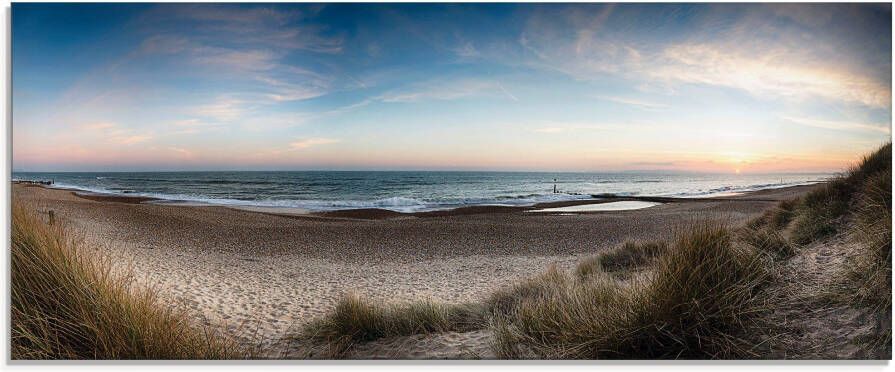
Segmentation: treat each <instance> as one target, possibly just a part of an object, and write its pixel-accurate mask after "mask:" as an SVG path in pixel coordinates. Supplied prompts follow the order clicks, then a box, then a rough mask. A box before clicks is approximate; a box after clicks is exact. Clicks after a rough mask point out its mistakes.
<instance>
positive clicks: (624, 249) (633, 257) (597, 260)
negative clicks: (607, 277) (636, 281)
mask: <svg viewBox="0 0 895 372" xmlns="http://www.w3.org/2000/svg"><path fill="white" fill-rule="evenodd" d="M666 250H668V247H667V245H666V244H665V242H626V243H625V244H623V245H622V246H621V247H618V248H615V249H613V250H610V251H608V252H604V253H601V254H599V255H597V256H596V257H593V258H591V259H587V260H585V261H583V262H581V263H580V264H579V265H578V269H577V273H578V276H579V277H587V276H589V275H591V274H592V273H594V272H599V271H605V272H617V271H628V270H633V269H637V268H640V267H643V266H645V265H648V264H649V263H651V262H653V260H655V258H656V257H658V256H659V255H661V254H662V253H664V252H665V251H666Z"/></svg>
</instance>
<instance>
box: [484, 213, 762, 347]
mask: <svg viewBox="0 0 895 372" xmlns="http://www.w3.org/2000/svg"><path fill="white" fill-rule="evenodd" d="M764 267H765V263H764V262H763V260H762V259H761V257H760V256H759V255H757V254H755V253H754V252H753V251H751V250H749V249H745V248H743V247H739V246H736V245H733V244H731V236H730V233H729V232H728V230H727V229H726V228H725V227H724V226H721V225H717V224H700V225H698V226H696V227H693V228H692V229H691V230H690V231H688V232H687V233H685V234H682V235H681V236H680V237H679V238H678V239H677V240H676V242H675V244H674V246H673V247H672V248H670V249H668V250H667V252H665V253H663V254H662V255H661V256H660V257H659V258H658V261H657V262H656V268H655V273H654V274H653V275H652V276H650V277H648V278H647V279H645V280H642V281H637V282H634V283H630V284H628V285H621V284H620V283H619V282H617V281H613V280H609V279H606V278H603V279H599V278H598V279H597V280H587V281H581V280H578V281H576V280H572V279H571V278H562V277H557V275H559V274H554V275H552V276H546V277H545V278H550V280H549V285H546V284H545V285H542V286H541V291H540V292H539V295H537V296H528V297H522V298H520V299H519V300H518V301H516V303H515V306H514V307H513V308H512V309H508V311H505V312H502V313H498V314H497V315H496V316H495V317H494V323H495V325H494V330H495V334H494V337H495V349H496V350H497V351H498V353H499V356H501V357H504V358H548V359H565V358H579V359H582V358H583V359H606V358H611V359H626V358H679V357H693V358H702V357H709V358H732V357H738V356H742V355H745V354H746V353H747V350H748V348H749V347H748V344H747V343H746V342H743V341H741V338H740V335H742V334H743V333H744V332H746V327H747V326H749V325H750V321H751V320H752V319H754V318H755V314H757V313H758V312H759V311H758V309H759V308H760V304H758V303H755V302H754V298H755V296H753V294H754V292H755V291H756V290H757V289H758V288H759V287H760V286H761V285H762V284H763V283H764V282H765V281H766V279H767V277H768V274H767V272H766V270H765V269H764ZM542 281H543V280H542Z"/></svg>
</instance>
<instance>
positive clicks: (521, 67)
mask: <svg viewBox="0 0 895 372" xmlns="http://www.w3.org/2000/svg"><path fill="white" fill-rule="evenodd" d="M12 8H13V9H12V81H13V89H12V93H13V138H12V150H13V170H14V171H152V170H306V169H307V170H311V169H313V170H496V171H529V170H531V171H636V170H650V171H653V170H660V171H693V172H720V173H767V172H830V171H839V170H842V169H843V168H844V167H846V166H848V165H850V164H853V163H854V162H856V161H857V160H858V158H859V157H860V156H861V155H863V154H866V153H868V152H870V151H872V150H874V149H876V148H878V147H879V146H880V145H882V144H884V143H886V142H888V141H889V140H890V138H891V101H892V90H891V78H892V76H891V70H892V64H891V58H892V56H891V6H890V4H855V5H849V4H773V5H772V4H698V5H680V4H662V5H659V4H618V5H614V4H575V5H568V4H566V5H545V4H451V5H445V4H331V5H318V4H275V5H271V4H259V5H240V4H48V3H47V4H40V3H16V4H13V7H12Z"/></svg>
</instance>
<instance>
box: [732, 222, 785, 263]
mask: <svg viewBox="0 0 895 372" xmlns="http://www.w3.org/2000/svg"><path fill="white" fill-rule="evenodd" d="M739 237H740V240H741V241H743V242H744V243H746V244H749V245H751V246H752V247H754V248H755V249H757V250H759V251H761V252H767V253H769V254H771V255H773V256H774V257H775V258H777V259H787V258H790V257H792V256H794V255H795V254H796V252H797V250H796V247H795V246H794V245H793V244H792V243H790V242H789V239H787V238H786V236H785V235H784V234H783V232H782V231H780V230H777V229H774V228H771V227H764V228H758V229H751V228H748V227H747V228H745V229H742V230H740V234H739Z"/></svg>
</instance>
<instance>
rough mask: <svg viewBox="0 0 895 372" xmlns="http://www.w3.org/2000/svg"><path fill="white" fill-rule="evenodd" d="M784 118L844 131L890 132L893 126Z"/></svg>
mask: <svg viewBox="0 0 895 372" xmlns="http://www.w3.org/2000/svg"><path fill="white" fill-rule="evenodd" d="M783 120H786V121H789V122H792V123H795V124H799V125H804V126H809V127H815V128H824V129H833V130H844V131H855V130H859V131H871V132H880V133H890V132H891V128H890V125H889V123H863V122H852V121H834V120H822V119H813V118H805V117H795V116H784V117H783Z"/></svg>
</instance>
